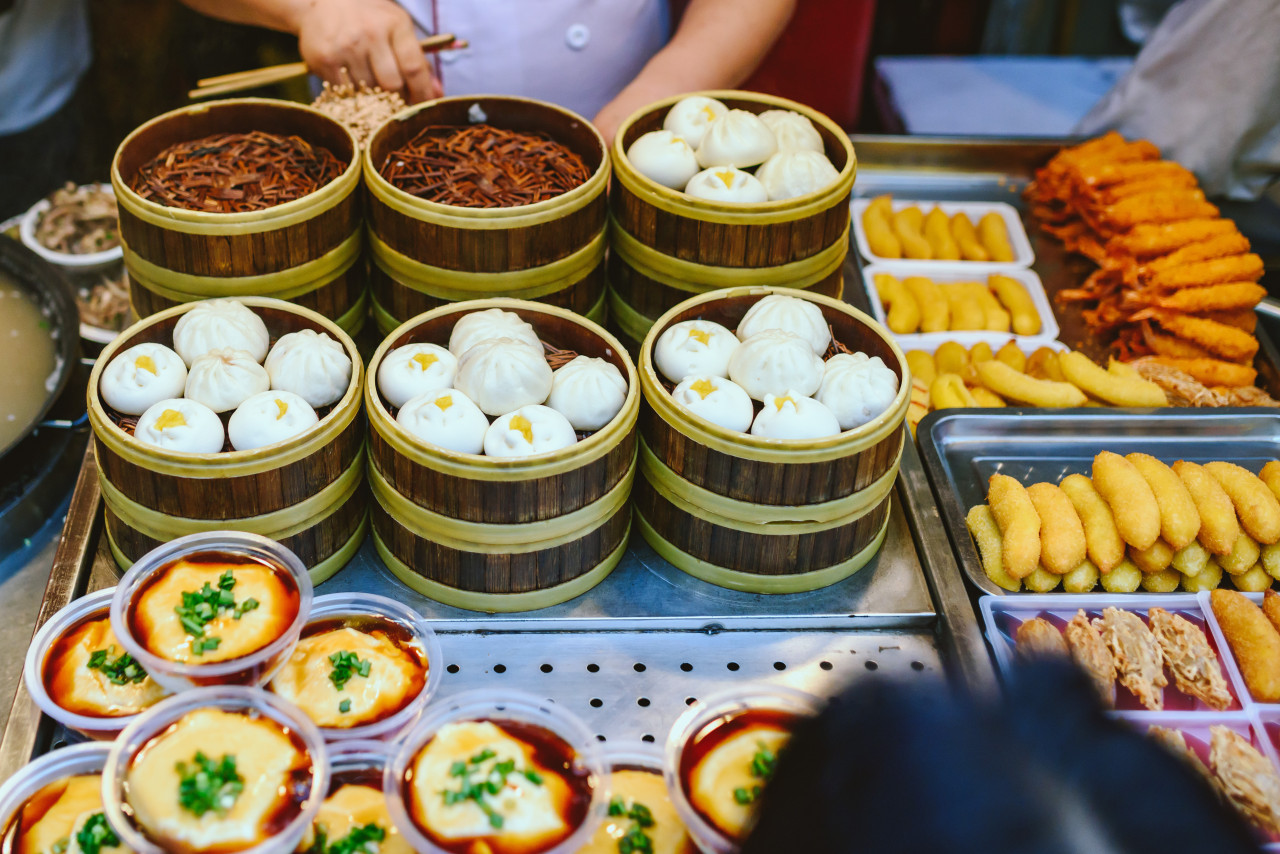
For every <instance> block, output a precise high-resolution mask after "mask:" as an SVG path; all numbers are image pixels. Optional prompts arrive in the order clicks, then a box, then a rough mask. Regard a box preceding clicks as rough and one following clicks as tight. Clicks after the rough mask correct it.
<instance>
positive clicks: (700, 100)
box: [662, 95, 729, 148]
mask: <svg viewBox="0 0 1280 854" xmlns="http://www.w3.org/2000/svg"><path fill="white" fill-rule="evenodd" d="M728 112H729V108H728V107H726V106H725V105H724V102H722V101H717V100H716V99H715V98H708V97H707V96H706V95H690V96H689V97H687V98H681V99H680V100H679V101H676V103H675V105H674V106H673V107H672V108H671V109H669V110H667V115H666V117H665V118H664V119H663V120H662V127H663V130H669V131H671V132H672V133H674V134H675V135H676V136H679V137H682V138H684V139H685V141H687V142H688V143H689V145H691V146H692V147H694V148H697V147H698V146H699V145H700V144H701V143H702V138H703V137H704V136H706V133H707V128H709V127H711V123H712V122H714V121H715V120H716V119H719V118H722V117H723V116H725V115H726V114H727V113H728Z"/></svg>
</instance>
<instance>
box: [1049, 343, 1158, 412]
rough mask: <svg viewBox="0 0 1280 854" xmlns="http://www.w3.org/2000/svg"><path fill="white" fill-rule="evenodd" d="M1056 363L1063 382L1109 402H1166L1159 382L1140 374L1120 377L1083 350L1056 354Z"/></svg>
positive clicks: (1128, 403) (1145, 404)
mask: <svg viewBox="0 0 1280 854" xmlns="http://www.w3.org/2000/svg"><path fill="white" fill-rule="evenodd" d="M1058 367H1060V368H1061V369H1062V375H1063V376H1065V377H1066V378H1067V382H1069V383H1071V384H1072V385H1074V386H1078V387H1079V388H1080V389H1082V390H1083V391H1084V392H1085V393H1087V394H1090V395H1093V396H1094V397H1096V398H1098V399H1099V400H1105V401H1106V402H1107V403H1110V404H1112V405H1113V406H1139V407H1159V406H1168V405H1169V400H1168V398H1166V397H1165V394H1164V391H1163V390H1162V389H1161V388H1160V386H1158V385H1156V384H1155V383H1153V382H1149V381H1148V380H1144V379H1142V378H1141V377H1137V378H1134V377H1122V376H1117V375H1116V374H1114V373H1111V372H1110V371H1108V370H1107V369H1105V368H1103V367H1101V366H1100V365H1098V364H1096V363H1095V362H1094V361H1093V360H1092V359H1090V358H1089V357H1088V356H1086V355H1085V354H1084V353H1081V352H1078V351H1076V350H1072V351H1070V352H1067V353H1059V354H1058Z"/></svg>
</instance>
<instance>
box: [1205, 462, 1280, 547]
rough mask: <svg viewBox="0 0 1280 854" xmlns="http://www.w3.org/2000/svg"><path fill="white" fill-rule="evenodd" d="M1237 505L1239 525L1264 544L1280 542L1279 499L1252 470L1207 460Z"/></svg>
mask: <svg viewBox="0 0 1280 854" xmlns="http://www.w3.org/2000/svg"><path fill="white" fill-rule="evenodd" d="M1204 469H1205V471H1207V472H1208V473H1209V474H1211V475H1213V476H1214V478H1215V479H1216V480H1217V481H1218V483H1219V484H1221V485H1222V489H1223V491H1224V492H1226V493H1227V495H1228V496H1229V497H1230V498H1231V503H1232V504H1233V505H1235V508H1236V517H1237V518H1239V520H1240V527H1242V528H1244V529H1245V531H1247V532H1248V534H1249V536H1251V537H1253V538H1254V539H1255V540H1257V541H1258V542H1260V543H1262V544H1263V545H1271V544H1272V543H1274V542H1277V541H1280V500H1277V499H1276V496H1275V494H1274V493H1272V491H1271V490H1270V488H1268V487H1267V485H1266V484H1265V483H1263V482H1262V480H1261V479H1260V478H1259V477H1258V476H1257V475H1256V474H1254V473H1253V472H1251V471H1249V470H1248V469H1246V468H1242V467H1241V466H1238V465H1236V464H1235V463H1225V462H1215V463H1205V466H1204Z"/></svg>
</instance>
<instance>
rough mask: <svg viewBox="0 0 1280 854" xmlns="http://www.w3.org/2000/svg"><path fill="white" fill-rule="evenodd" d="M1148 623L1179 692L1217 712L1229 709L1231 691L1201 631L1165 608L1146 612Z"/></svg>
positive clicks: (1211, 648)
mask: <svg viewBox="0 0 1280 854" xmlns="http://www.w3.org/2000/svg"><path fill="white" fill-rule="evenodd" d="M1147 620H1148V622H1149V623H1150V624H1151V633H1152V634H1153V635H1155V638H1156V642H1157V643H1159V644H1160V652H1161V653H1163V654H1164V661H1165V664H1167V665H1168V666H1169V672H1170V673H1172V674H1173V683H1174V684H1175V685H1176V686H1177V687H1178V690H1179V691H1181V692H1182V693H1184V694H1186V695H1187V696H1189V697H1196V698H1197V699H1199V700H1201V701H1203V702H1204V703H1205V705H1207V706H1209V707H1210V708H1213V709H1217V710H1218V711H1222V710H1224V709H1226V708H1228V707H1229V706H1230V705H1231V699H1232V698H1231V691H1230V690H1229V689H1228V688H1227V680H1226V677H1224V676H1223V675H1222V665H1221V664H1219V663H1218V656H1217V653H1215V652H1214V651H1213V647H1212V646H1210V645H1209V639H1208V638H1207V637H1205V634H1204V632H1203V631H1201V630H1200V628H1199V627H1198V626H1196V625H1195V624H1194V623H1192V622H1191V621H1190V620H1188V619H1186V618H1185V617H1182V616H1179V615H1177V614H1171V613H1169V612H1168V611H1166V610H1165V609H1164V608H1152V609H1151V610H1149V611H1147Z"/></svg>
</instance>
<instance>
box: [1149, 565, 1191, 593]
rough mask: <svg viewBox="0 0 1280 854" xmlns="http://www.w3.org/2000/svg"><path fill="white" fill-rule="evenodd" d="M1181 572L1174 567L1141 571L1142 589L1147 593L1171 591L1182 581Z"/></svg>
mask: <svg viewBox="0 0 1280 854" xmlns="http://www.w3.org/2000/svg"><path fill="white" fill-rule="evenodd" d="M1182 577H1183V576H1182V573H1181V572H1178V570H1176V569H1162V570H1160V571H1159V572H1144V573H1142V589H1143V590H1145V591H1147V592H1148V593H1172V592H1173V591H1175V590H1177V589H1178V585H1179V584H1181V583H1182Z"/></svg>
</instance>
